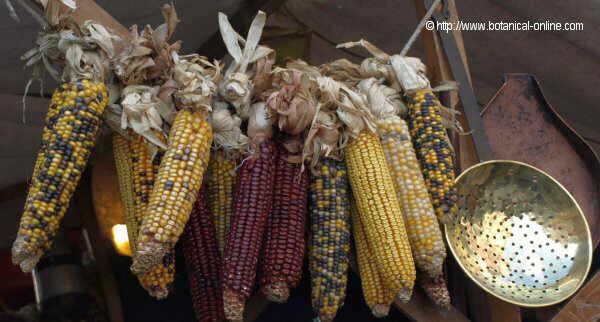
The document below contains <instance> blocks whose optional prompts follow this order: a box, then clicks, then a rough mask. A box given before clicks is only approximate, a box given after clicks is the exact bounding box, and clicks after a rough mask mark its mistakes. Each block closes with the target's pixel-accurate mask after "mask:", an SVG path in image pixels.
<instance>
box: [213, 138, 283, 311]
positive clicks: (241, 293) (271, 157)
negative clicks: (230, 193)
mask: <svg viewBox="0 0 600 322" xmlns="http://www.w3.org/2000/svg"><path fill="white" fill-rule="evenodd" d="M276 158H277V148H276V146H275V143H274V142H273V141H272V140H271V139H266V140H264V141H262V142H261V143H260V145H259V146H258V150H257V151H256V155H255V156H254V157H253V158H250V159H247V160H245V161H244V163H243V164H242V165H241V167H240V168H239V170H238V173H237V178H236V184H235V193H234V197H233V200H234V201H233V217H232V218H231V227H230V231H229V234H228V235H227V244H226V247H225V256H224V258H223V261H224V268H223V270H224V272H223V276H224V278H223V284H224V289H223V303H224V304H225V316H226V317H227V319H229V320H241V319H242V316H243V310H244V302H245V300H246V299H247V298H248V297H249V296H250V292H251V291H252V287H253V286H254V279H255V277H256V264H257V260H258V256H259V251H260V248H261V244H262V241H263V234H264V230H265V227H266V223H267V217H268V214H269V212H270V211H271V206H272V199H273V188H274V177H275V165H276Z"/></svg>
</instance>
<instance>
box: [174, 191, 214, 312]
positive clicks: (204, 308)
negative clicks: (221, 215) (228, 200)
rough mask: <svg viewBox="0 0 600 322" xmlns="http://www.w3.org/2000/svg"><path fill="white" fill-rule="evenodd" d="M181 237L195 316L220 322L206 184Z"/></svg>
mask: <svg viewBox="0 0 600 322" xmlns="http://www.w3.org/2000/svg"><path fill="white" fill-rule="evenodd" d="M182 237H183V254H184V256H185V262H186V264H187V270H188V278H189V283H190V290H191V293H192V302H193V304H194V310H195V311H196V318H197V319H198V321H201V322H215V321H223V319H224V318H225V315H224V312H223V292H222V286H221V272H220V269H221V257H220V256H219V250H218V246H217V239H216V235H215V229H214V226H213V214H212V213H211V211H210V208H209V207H208V203H207V198H206V188H205V186H203V187H202V189H201V190H200V192H199V194H198V198H197V199H196V203H195V204H194V207H193V208H192V213H191V214H190V219H189V221H188V223H187V225H186V227H185V232H184V234H183V236H182Z"/></svg>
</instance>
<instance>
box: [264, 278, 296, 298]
mask: <svg viewBox="0 0 600 322" xmlns="http://www.w3.org/2000/svg"><path fill="white" fill-rule="evenodd" d="M262 293H263V294H264V295H265V297H266V298H267V300H269V301H271V302H275V303H285V302H287V300H288V299H289V298H290V288H289V287H288V286H287V284H286V283H283V282H279V283H271V284H267V285H265V286H264V287H263V288H262Z"/></svg>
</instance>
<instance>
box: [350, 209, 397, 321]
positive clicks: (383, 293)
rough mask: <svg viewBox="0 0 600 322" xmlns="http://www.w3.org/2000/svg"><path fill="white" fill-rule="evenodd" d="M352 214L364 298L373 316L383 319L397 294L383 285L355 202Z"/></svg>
mask: <svg viewBox="0 0 600 322" xmlns="http://www.w3.org/2000/svg"><path fill="white" fill-rule="evenodd" d="M350 214H351V216H352V230H353V231H354V248H356V260H357V262H358V272H359V275H360V282H361V285H362V290H363V296H364V297H365V302H367V305H368V306H369V308H370V309H371V312H372V313H373V315H374V316H375V317H377V318H382V317H385V316H387V315H388V313H389V311H390V306H391V305H392V303H393V302H394V298H395V294H394V292H392V291H391V290H390V289H388V288H387V287H385V286H384V285H383V281H382V279H381V276H380V274H379V272H378V271H377V267H376V265H375V261H374V260H375V258H373V257H374V256H373V252H372V250H373V249H372V248H370V247H369V243H368V241H367V236H366V232H365V228H364V227H363V224H362V222H361V220H360V216H359V215H358V210H357V209H356V205H355V203H354V202H352V203H351V205H350Z"/></svg>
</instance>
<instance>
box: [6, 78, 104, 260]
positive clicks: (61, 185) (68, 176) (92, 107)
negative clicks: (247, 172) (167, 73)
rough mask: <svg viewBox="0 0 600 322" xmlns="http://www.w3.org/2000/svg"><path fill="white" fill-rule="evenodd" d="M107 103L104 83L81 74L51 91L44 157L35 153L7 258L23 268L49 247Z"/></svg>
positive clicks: (87, 156)
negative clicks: (28, 185) (20, 213)
mask: <svg viewBox="0 0 600 322" xmlns="http://www.w3.org/2000/svg"><path fill="white" fill-rule="evenodd" d="M107 103H108V93H107V90H106V86H105V85H104V84H103V83H100V82H92V81H89V80H82V81H77V82H73V83H65V84H63V85H62V86H61V87H60V88H59V89H57V90H56V91H55V92H54V94H53V97H52V102H51V104H52V105H54V107H51V109H50V111H49V113H52V114H53V115H52V116H50V115H49V117H48V118H47V122H46V125H45V129H44V134H43V137H45V139H46V140H47V142H46V148H45V152H44V151H43V150H42V153H43V154H44V161H43V162H42V161H41V160H40V157H38V158H37V159H36V166H35V168H36V169H35V173H34V175H35V176H34V177H32V180H31V185H30V188H29V192H28V198H27V200H26V202H25V207H24V212H23V216H22V217H21V223H20V225H19V231H18V234H17V239H16V240H15V242H14V244H13V248H12V259H13V262H14V263H15V264H18V265H20V266H21V269H22V270H23V271H25V272H29V271H31V270H32V269H33V267H34V266H35V264H36V263H37V261H38V260H39V258H40V257H41V256H42V254H43V253H44V251H45V250H47V249H48V248H50V246H51V244H52V238H53V237H54V235H55V234H56V232H57V230H58V228H59V225H60V220H61V219H62V217H63V216H64V214H65V212H66V211H67V208H68V207H69V202H70V199H71V196H72V195H73V192H74V191H75V187H76V186H77V182H78V181H79V178H80V177H81V173H82V172H83V170H84V169H85V166H86V163H87V160H88V158H89V155H90V153H91V151H92V148H93V147H94V144H95V141H96V136H97V134H98V131H99V129H100V125H101V122H102V119H101V115H102V112H103V111H104V108H105V107H106V104H107Z"/></svg>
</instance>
